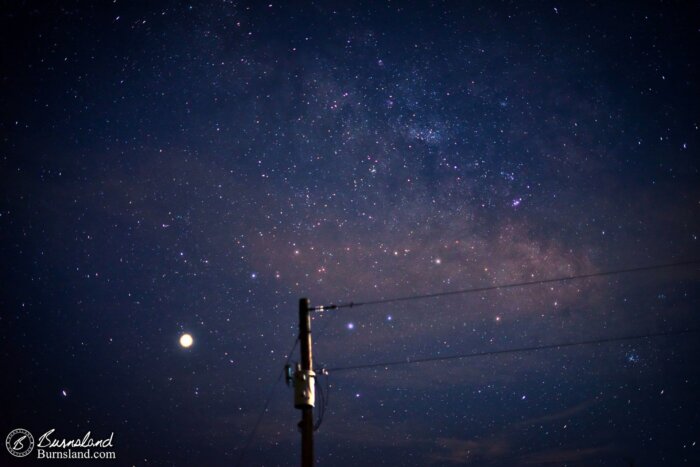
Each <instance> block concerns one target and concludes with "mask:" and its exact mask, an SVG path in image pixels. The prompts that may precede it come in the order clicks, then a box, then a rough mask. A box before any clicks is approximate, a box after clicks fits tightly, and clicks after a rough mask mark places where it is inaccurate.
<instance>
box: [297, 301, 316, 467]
mask: <svg viewBox="0 0 700 467" xmlns="http://www.w3.org/2000/svg"><path fill="white" fill-rule="evenodd" d="M299 344H300V347H301V362H300V363H297V365H296V371H295V372H294V407H296V408H297V409H300V410H301V421H300V422H299V429H300V430H301V467H313V465H314V421H313V417H314V416H313V410H314V403H315V398H316V394H315V389H316V387H315V382H316V374H315V373H314V370H313V363H312V354H311V315H310V307H309V299H308V298H302V299H300V300H299Z"/></svg>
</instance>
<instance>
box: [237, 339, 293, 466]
mask: <svg viewBox="0 0 700 467" xmlns="http://www.w3.org/2000/svg"><path fill="white" fill-rule="evenodd" d="M298 343H299V337H297V338H296V339H294V344H293V345H292V349H291V350H290V351H289V353H287V360H286V361H285V363H284V367H283V368H282V370H281V371H280V372H279V374H278V375H277V379H276V380H275V382H274V383H272V386H270V389H269V390H268V392H267V398H266V399H265V405H264V406H263V409H262V412H260V415H258V419H257V420H256V421H255V425H253V429H252V430H251V431H250V434H249V435H248V439H247V440H246V443H245V445H244V446H243V449H242V450H241V454H240V455H239V456H238V460H237V461H236V466H240V465H242V464H241V463H242V462H243V458H244V457H245V454H246V452H247V451H248V449H249V448H250V446H251V445H252V444H253V440H255V436H256V435H257V433H258V428H259V427H260V423H261V422H262V419H263V418H264V417H265V413H267V408H268V406H269V405H270V401H271V400H272V394H273V393H274V392H275V389H276V388H277V385H278V384H279V382H280V380H281V379H282V375H284V372H285V368H286V367H287V365H289V361H290V359H291V358H292V353H294V350H295V349H296V348H297V344H298Z"/></svg>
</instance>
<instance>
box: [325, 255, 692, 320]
mask: <svg viewBox="0 0 700 467" xmlns="http://www.w3.org/2000/svg"><path fill="white" fill-rule="evenodd" d="M697 264H700V260H688V261H678V262H675V263H665V264H654V265H651V266H640V267H636V268H627V269H615V270H612V271H603V272H593V273H589V274H580V275H576V276H565V277H555V278H550V279H539V280H536V281H527V282H514V283H510V284H500V285H491V286H486V287H476V288H470V289H461V290H450V291H446V292H435V293H427V294H422V295H409V296H405V297H394V298H385V299H379V300H369V301H365V302H350V303H341V304H339V305H328V306H320V307H315V308H314V309H313V311H316V312H319V311H326V310H335V309H338V308H357V307H359V306H368V305H381V304H386V303H395V302H406V301H411V300H422V299H426V298H437V297H445V296H449V295H461V294H468V293H477V292H487V291H490V290H499V289H510V288H515V287H526V286H530V285H540V284H551V283H553V282H567V281H573V280H578V279H588V278H593V277H603V276H613V275H617V274H627V273H633V272H643V271H655V270H658V269H668V268H676V267H682V266H692V265H697Z"/></svg>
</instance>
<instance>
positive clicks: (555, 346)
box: [327, 329, 700, 373]
mask: <svg viewBox="0 0 700 467" xmlns="http://www.w3.org/2000/svg"><path fill="white" fill-rule="evenodd" d="M696 333H700V329H684V330H680V331H665V332H655V333H648V334H637V335H630V336H621V337H606V338H599V339H591V340H585V341H574V342H563V343H557V344H544V345H535V346H531V347H519V348H514V349H501V350H489V351H485V352H474V353H467V354H459V355H448V356H444V357H424V358H416V359H406V360H394V361H388V362H380V363H368V364H364V365H351V366H345V367H336V368H328V369H327V371H328V373H333V372H340V371H351V370H362V369H367V368H378V367H389V366H396V365H409V364H412V363H427V362H438V361H443V360H458V359H464V358H472V357H485V356H489V355H502V354H509V353H518V352H533V351H536V350H547V349H558V348H564V347H574V346H581V345H591V344H605V343H609V342H621V341H630V340H638V339H650V338H654V337H668V336H679V335H683V334H696Z"/></svg>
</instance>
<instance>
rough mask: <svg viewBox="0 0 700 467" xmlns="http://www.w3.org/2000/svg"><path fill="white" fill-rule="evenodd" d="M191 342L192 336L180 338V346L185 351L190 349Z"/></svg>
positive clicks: (184, 335) (187, 335)
mask: <svg viewBox="0 0 700 467" xmlns="http://www.w3.org/2000/svg"><path fill="white" fill-rule="evenodd" d="M193 342H194V339H192V336H191V335H189V334H183V335H182V336H180V345H181V346H183V347H184V348H186V349H187V348H189V347H192V343H193Z"/></svg>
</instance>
